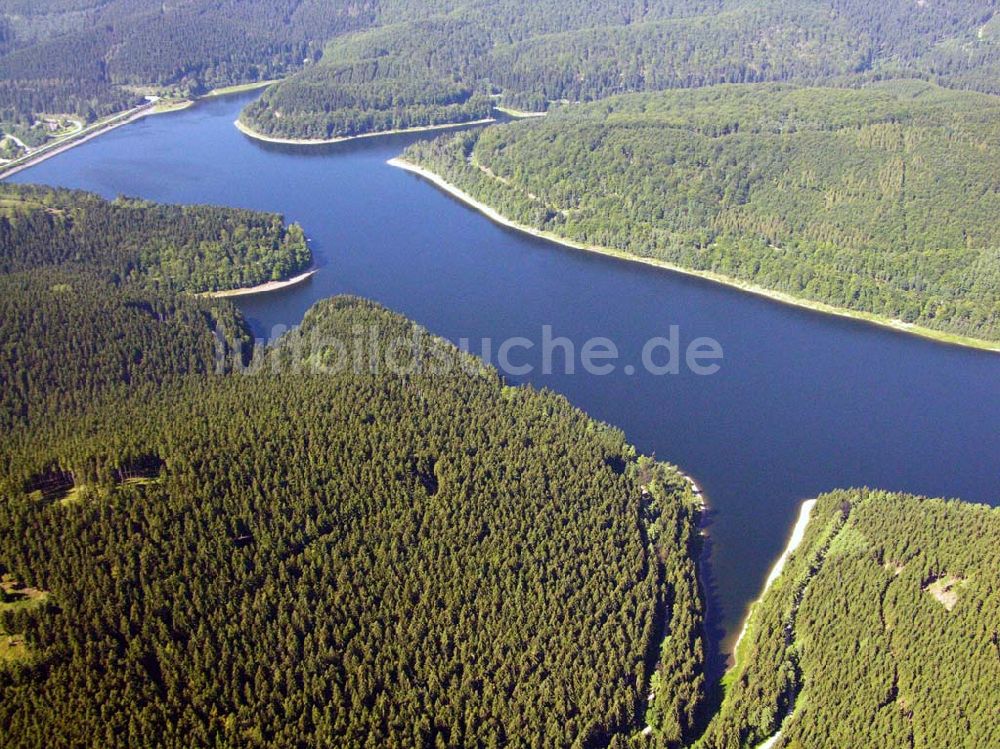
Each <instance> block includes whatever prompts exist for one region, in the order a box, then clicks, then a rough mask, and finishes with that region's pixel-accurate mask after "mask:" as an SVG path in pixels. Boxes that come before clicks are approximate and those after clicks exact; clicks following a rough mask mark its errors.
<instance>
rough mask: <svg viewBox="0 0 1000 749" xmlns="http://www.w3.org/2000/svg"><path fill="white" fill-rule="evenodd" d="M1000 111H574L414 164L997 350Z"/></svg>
mask: <svg viewBox="0 0 1000 749" xmlns="http://www.w3.org/2000/svg"><path fill="white" fill-rule="evenodd" d="M998 123H1000V104H998V100H997V99H995V98H993V97H990V96H986V95H982V94H973V93H962V92H954V91H947V90H944V89H940V88H938V87H935V86H933V85H931V84H926V83H920V82H912V81H911V82H893V83H891V84H878V85H873V86H871V87H868V88H863V89H859V90H850V89H821V88H797V87H790V86H786V85H764V86H717V87H711V88H705V89H699V90H697V91H682V92H667V93H660V94H634V95H628V96H622V97H617V98H613V99H609V100H607V101H604V102H600V103H595V104H590V105H587V106H579V107H566V108H563V109H560V110H558V111H556V112H555V113H553V114H551V115H550V116H549V117H547V118H545V119H544V120H541V121H538V120H536V121H531V122H519V123H513V124H509V125H503V126H496V127H491V128H487V129H485V130H481V131H476V132H470V133H462V134H459V135H457V136H453V137H449V138H444V139H439V140H436V141H432V142H429V143H419V144H416V145H414V146H413V147H411V148H410V149H409V150H408V151H407V154H406V158H408V159H410V160H411V161H415V162H417V163H419V164H421V165H424V166H426V167H428V168H430V169H431V170H433V171H435V172H437V173H439V174H441V175H442V176H444V177H445V178H446V179H447V180H448V181H450V182H452V183H454V184H456V185H458V186H459V187H461V188H462V189H463V190H465V191H466V192H469V193H471V194H472V195H473V196H475V197H477V198H479V199H481V200H482V201H484V202H486V203H488V204H490V205H491V206H493V207H495V208H496V209H497V210H499V211H500V212H501V213H503V214H504V215H506V216H508V217H510V218H512V219H514V220H515V221H517V222H519V223H522V224H526V225H528V226H531V227H534V228H538V229H542V230H546V231H551V232H553V233H555V234H557V235H559V236H562V237H567V238H570V239H573V240H577V241H579V242H583V243H586V244H594V245H599V246H604V247H609V248H614V249H617V250H622V251H625V252H627V253H629V254H633V255H637V256H640V257H650V258H656V259H660V260H664V261H667V262H670V263H673V264H675V265H679V266H682V267H684V268H691V269H695V270H704V271H711V272H714V273H718V274H721V275H724V276H727V277H729V278H733V279H737V280H740V281H749V282H753V283H755V284H757V285H759V286H763V287H765V288H768V289H774V290H777V291H782V292H787V293H791V294H793V295H795V296H798V297H802V298H805V299H811V300H815V301H819V302H825V303H829V304H832V305H835V306H838V307H846V308H849V309H854V310H859V311H862V312H866V313H871V314H874V315H877V316H880V317H882V318H898V319H900V320H903V321H904V322H907V323H918V324H921V325H924V326H927V327H930V328H935V329H938V330H941V331H946V332H951V333H958V334H963V335H968V336H972V337H977V338H982V339H989V340H993V341H996V340H1000V223H998V222H997V220H996V218H997V216H998V215H1000V182H998V181H997V180H998V177H997V170H996V163H997V160H998V159H1000V129H998Z"/></svg>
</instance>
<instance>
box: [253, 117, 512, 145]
mask: <svg viewBox="0 0 1000 749" xmlns="http://www.w3.org/2000/svg"><path fill="white" fill-rule="evenodd" d="M494 122H496V118H495V117H487V118H485V119H482V120H470V121H469V122H449V123H445V124H443V125H422V126H420V127H408V128H400V129H397V130H379V131H378V132H374V133H361V134H360V135H341V136H338V137H336V138H326V139H323V140H311V139H309V138H276V137H273V136H270V135H264V133H260V132H257V131H256V130H254V129H253V128H251V127H250V126H249V125H246V124H244V123H243V122H240V120H236V121H235V122H234V123H233V125H235V126H236V129H237V130H239V131H240V132H241V133H243V134H244V135H245V136H247V137H248V138H253V139H254V140H259V141H262V142H264V143H278V144H281V145H285V146H329V145H333V144H334V143H347V142H348V141H352V140H362V139H364V138H378V137H381V136H383V135H407V134H410V133H429V132H433V131H435V130H453V129H455V128H459V127H471V126H472V125H490V124H492V123H494Z"/></svg>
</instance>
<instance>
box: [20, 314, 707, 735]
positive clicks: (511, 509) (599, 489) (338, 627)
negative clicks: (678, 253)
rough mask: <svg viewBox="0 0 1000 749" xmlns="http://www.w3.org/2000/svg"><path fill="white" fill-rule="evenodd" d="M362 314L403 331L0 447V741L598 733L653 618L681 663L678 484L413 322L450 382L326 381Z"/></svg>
mask: <svg viewBox="0 0 1000 749" xmlns="http://www.w3.org/2000/svg"><path fill="white" fill-rule="evenodd" d="M109 322H112V323H113V322H114V320H113V319H112V320H110V321H109ZM359 326H360V328H361V329H362V330H364V331H366V332H365V335H366V339H365V340H366V341H368V340H369V338H368V337H367V336H369V335H370V334H371V333H370V331H374V335H375V336H376V340H377V341H378V346H379V350H378V359H379V361H381V360H382V359H381V357H383V356H389V354H388V353H387V352H388V350H389V348H388V347H389V346H390V344H391V343H392V341H394V340H395V339H397V338H400V337H402V338H404V339H405V340H411V339H413V334H414V329H413V327H412V325H411V324H410V323H408V322H407V321H405V320H403V319H402V318H399V317H396V316H394V315H391V314H390V313H388V312H386V311H384V310H382V309H381V308H378V307H376V306H375V305H372V304H370V303H367V302H362V301H359V300H351V299H335V300H331V301H329V302H325V303H322V304H320V305H318V306H317V307H316V308H314V309H313V310H312V311H311V312H310V313H309V315H308V316H307V318H306V320H305V322H304V323H303V326H302V328H301V329H300V330H298V331H296V332H294V333H293V334H291V335H290V337H289V338H287V339H285V340H284V341H282V343H281V344H279V346H278V348H277V349H276V350H274V351H272V352H270V353H267V354H264V356H265V360H264V361H263V362H262V364H261V366H260V367H259V369H258V370H257V371H258V373H257V374H256V375H231V376H227V377H216V378H211V377H209V378H205V377H198V378H190V377H189V378H187V379H185V380H183V381H181V382H178V383H174V384H171V385H168V386H165V387H164V388H163V389H162V390H161V392H160V398H159V399H148V398H145V399H142V401H141V402H136V401H135V400H133V399H131V398H124V399H121V400H116V401H114V402H111V403H106V404H105V405H104V406H102V407H100V408H95V409H93V410H90V411H88V413H87V414H86V415H84V416H82V417H79V418H76V419H69V418H67V419H64V420H59V421H51V422H49V423H47V424H45V425H36V429H35V432H34V434H33V435H32V437H31V438H30V439H28V440H26V441H24V442H23V443H21V444H19V445H18V446H17V447H16V449H11V450H8V451H7V452H8V457H7V459H6V460H5V465H4V469H3V472H2V483H0V486H2V488H3V496H4V500H3V502H0V572H2V573H4V574H6V575H8V576H9V579H11V580H16V581H17V582H18V583H20V584H24V585H27V586H29V590H30V591H43V592H44V594H43V597H42V598H38V597H37V594H32V595H33V596H34V597H33V600H35V601H37V603H36V605H35V606H34V607H33V608H22V609H21V610H19V611H17V612H7V613H5V614H3V616H2V617H0V629H2V630H3V631H4V632H6V633H7V634H6V635H3V637H5V638H7V640H8V643H9V642H10V638H12V637H13V638H14V640H13V642H14V644H13V645H10V644H9V645H8V647H7V656H8V657H7V658H6V660H5V666H4V667H3V668H2V669H0V724H2V725H3V726H4V731H5V734H4V745H5V746H11V747H22V746H47V745H49V744H50V743H51V741H52V737H53V736H59V737H60V739H61V740H62V741H64V742H65V743H67V744H86V743H91V742H93V741H98V742H99V743H100V744H101V745H102V746H109V747H111V746H152V745H156V746H178V747H180V746H184V747H188V746H193V745H197V746H208V745H215V744H227V745H240V746H302V745H304V744H309V745H364V744H372V745H379V746H389V745H411V746H414V745H424V746H434V745H439V746H490V745H499V744H515V745H532V746H563V745H566V744H567V743H573V742H579V743H580V744H581V745H589V744H602V745H603V744H605V743H606V742H608V741H609V740H611V739H612V737H613V736H615V735H619V740H620V738H621V736H620V735H626V734H627V732H629V731H630V730H632V729H633V727H634V726H636V725H637V723H636V721H637V719H638V716H639V715H640V714H641V707H642V705H643V702H644V699H645V691H646V689H647V687H648V685H649V677H650V673H651V672H650V666H651V665H652V662H653V661H654V660H655V658H656V657H657V650H658V648H659V643H660V641H661V637H662V636H663V634H664V632H663V630H662V627H663V626H664V624H665V623H666V624H667V625H668V626H669V627H670V629H668V630H667V634H670V635H672V637H670V638H668V639H667V641H666V644H665V645H664V648H663V653H662V658H663V662H664V663H667V664H669V665H668V667H669V669H670V670H671V671H673V669H674V667H675V664H681V663H685V662H690V661H692V660H693V659H694V658H695V657H696V654H698V653H700V652H701V651H700V647H701V646H700V637H701V632H700V629H701V627H700V621H701V619H700V603H699V599H698V596H697V590H696V583H695V580H694V568H693V562H692V554H693V553H694V551H695V545H694V540H693V539H694V538H696V536H695V535H694V533H693V529H694V527H695V515H696V503H695V498H694V497H693V496H692V495H691V493H690V489H689V488H688V485H687V482H686V481H685V480H684V479H683V478H681V477H680V476H679V475H678V474H677V473H676V472H675V471H673V470H672V469H670V468H668V467H665V466H662V465H656V464H653V463H652V462H650V461H646V460H642V461H637V460H636V458H635V455H634V452H633V450H632V449H631V448H630V447H629V446H628V445H627V444H626V443H625V442H624V439H623V436H622V435H621V433H619V432H617V431H615V430H613V429H611V428H609V427H605V426H602V425H599V424H596V423H594V422H592V421H590V420H589V419H587V418H586V416H585V415H584V414H582V413H580V412H579V411H576V410H574V409H572V408H571V407H570V406H569V405H568V404H567V403H566V401H565V400H563V399H562V398H560V397H558V396H555V395H553V394H550V393H539V392H534V391H531V390H528V389H522V388H509V387H506V386H504V385H503V383H502V382H501V381H500V379H499V378H498V377H497V375H496V374H495V373H493V372H492V371H490V370H487V369H485V368H484V367H483V366H482V365H481V364H479V363H478V362H477V361H476V360H473V359H471V358H469V357H467V356H466V355H463V354H460V353H459V352H457V350H455V349H453V348H452V347H451V346H450V345H449V344H445V343H443V342H440V341H438V340H436V339H432V338H430V337H429V336H427V335H426V334H421V333H419V332H418V338H417V339H416V340H417V341H418V345H417V347H416V350H417V351H419V352H420V353H419V354H418V355H417V357H418V359H419V360H420V361H424V360H425V359H426V360H429V361H436V362H440V361H443V360H448V359H452V360H454V361H455V362H457V363H458V364H459V365H460V368H458V369H455V370H454V371H453V372H452V373H451V374H441V373H439V372H432V371H426V372H424V371H423V370H422V369H421V368H416V369H415V370H414V371H413V373H412V374H393V373H392V372H390V371H388V370H385V369H372V370H370V371H369V370H365V371H364V372H362V373H361V374H358V373H357V372H355V371H353V370H352V369H351V368H347V369H345V370H344V371H334V368H333V367H332V365H331V360H330V356H331V353H332V352H333V351H334V349H332V348H329V345H330V343H329V342H330V341H333V340H341V341H349V340H351V337H352V336H355V335H357V333H356V331H357V329H358V328H359ZM317 340H321V341H323V342H324V344H323V347H320V348H317V347H316V345H315V344H316V341H317ZM41 345H52V346H55V347H59V346H61V343H60V342H59V341H51V342H49V341H43V342H41ZM393 356H394V357H395V358H394V360H395V361H397V362H398V359H399V354H398V353H397V354H393ZM404 358H405V357H404ZM68 364H69V365H70V366H72V360H71V359H70V360H68ZM2 606H3V604H0V607H2ZM696 645H697V648H696ZM11 651H14V654H12V653H11ZM699 668H700V664H697V663H696V664H695V665H694V667H693V669H694V670H693V671H692V672H691V675H692V677H693V678H692V679H690V680H688V681H685V682H684V683H681V684H678V685H674V686H673V687H672V688H674V689H675V690H676V697H677V698H676V699H673V700H672V699H670V698H669V697H664V701H665V703H666V704H671V703H672V702H673V703H675V704H676V705H677V711H678V712H677V716H676V718H673V716H671V717H672V718H673V719H674V720H675V721H676V722H675V723H674V724H673V725H674V727H675V730H685V725H684V721H685V720H686V718H685V716H686V715H688V714H690V713H692V712H693V711H694V709H695V707H696V702H697V700H698V698H699V691H700V684H699V682H698V680H697V678H696V677H697V675H698V669H699ZM661 681H662V682H663V683H665V681H664V680H661ZM666 688H667V687H661V689H666Z"/></svg>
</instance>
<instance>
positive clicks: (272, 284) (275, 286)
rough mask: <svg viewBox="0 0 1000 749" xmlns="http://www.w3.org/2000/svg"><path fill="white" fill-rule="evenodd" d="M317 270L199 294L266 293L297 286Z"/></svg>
mask: <svg viewBox="0 0 1000 749" xmlns="http://www.w3.org/2000/svg"><path fill="white" fill-rule="evenodd" d="M318 270H319V268H310V269H309V270H307V271H305V272H304V273H300V274H299V275H297V276H292V277H291V278H286V279H285V280H284V281H268V282H267V283H262V284H258V285H257V286H245V287H243V288H241V289H226V290H224V291H206V292H205V293H203V294H201V295H200V296H204V297H208V298H210V299H227V298H229V297H236V296H250V295H251V294H266V293H268V292H270V291H281V290H282V289H287V288H290V287H292V286H297V285H298V284H300V283H302V282H303V281H306V280H307V279H310V278H312V277H313V276H314V275H315V274H316V272H317V271H318Z"/></svg>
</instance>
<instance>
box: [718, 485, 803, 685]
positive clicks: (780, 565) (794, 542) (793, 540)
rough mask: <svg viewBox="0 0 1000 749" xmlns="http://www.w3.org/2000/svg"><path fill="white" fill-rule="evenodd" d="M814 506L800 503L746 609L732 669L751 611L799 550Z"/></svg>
mask: <svg viewBox="0 0 1000 749" xmlns="http://www.w3.org/2000/svg"><path fill="white" fill-rule="evenodd" d="M815 506H816V500H815V499H807V500H806V501H805V502H803V503H802V506H801V507H800V508H799V517H798V519H797V520H796V521H795V526H794V527H793V528H792V534H791V535H790V536H789V538H788V543H787V544H786V545H785V549H784V551H782V552H781V556H779V557H778V559H777V561H776V562H775V563H774V564H773V565H772V566H771V570H770V572H768V575H767V580H766V581H765V582H764V587H763V588H762V589H761V591H760V595H759V596H757V598H755V599H754V601H753V603H751V604H750V606H749V608H748V609H747V614H746V616H745V617H743V625H742V626H741V627H740V633H739V635H737V636H736V641H735V642H734V643H733V652H732V655H731V658H732V665H731V666H730V669H732V668H733V667H734V666H735V665H736V652H737V651H738V650H739V647H740V642H741V641H742V640H743V636H744V635H745V634H746V632H747V628H748V627H749V625H750V618H751V616H753V609H754V606H756V605H757V604H758V603H759V602H760V601H761V600H763V598H764V596H765V595H767V591H768V590H769V589H770V587H771V586H772V585H773V584H774V581H775V580H777V579H778V577H779V576H780V575H781V572H782V570H784V568H785V563H786V562H787V561H788V558H789V557H790V556H791V555H792V553H793V552H794V551H795V550H796V549H797V548H799V546H800V545H801V544H802V539H803V538H805V534H806V527H807V526H808V525H809V519H810V518H811V517H812V511H813V508H814V507H815Z"/></svg>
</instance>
